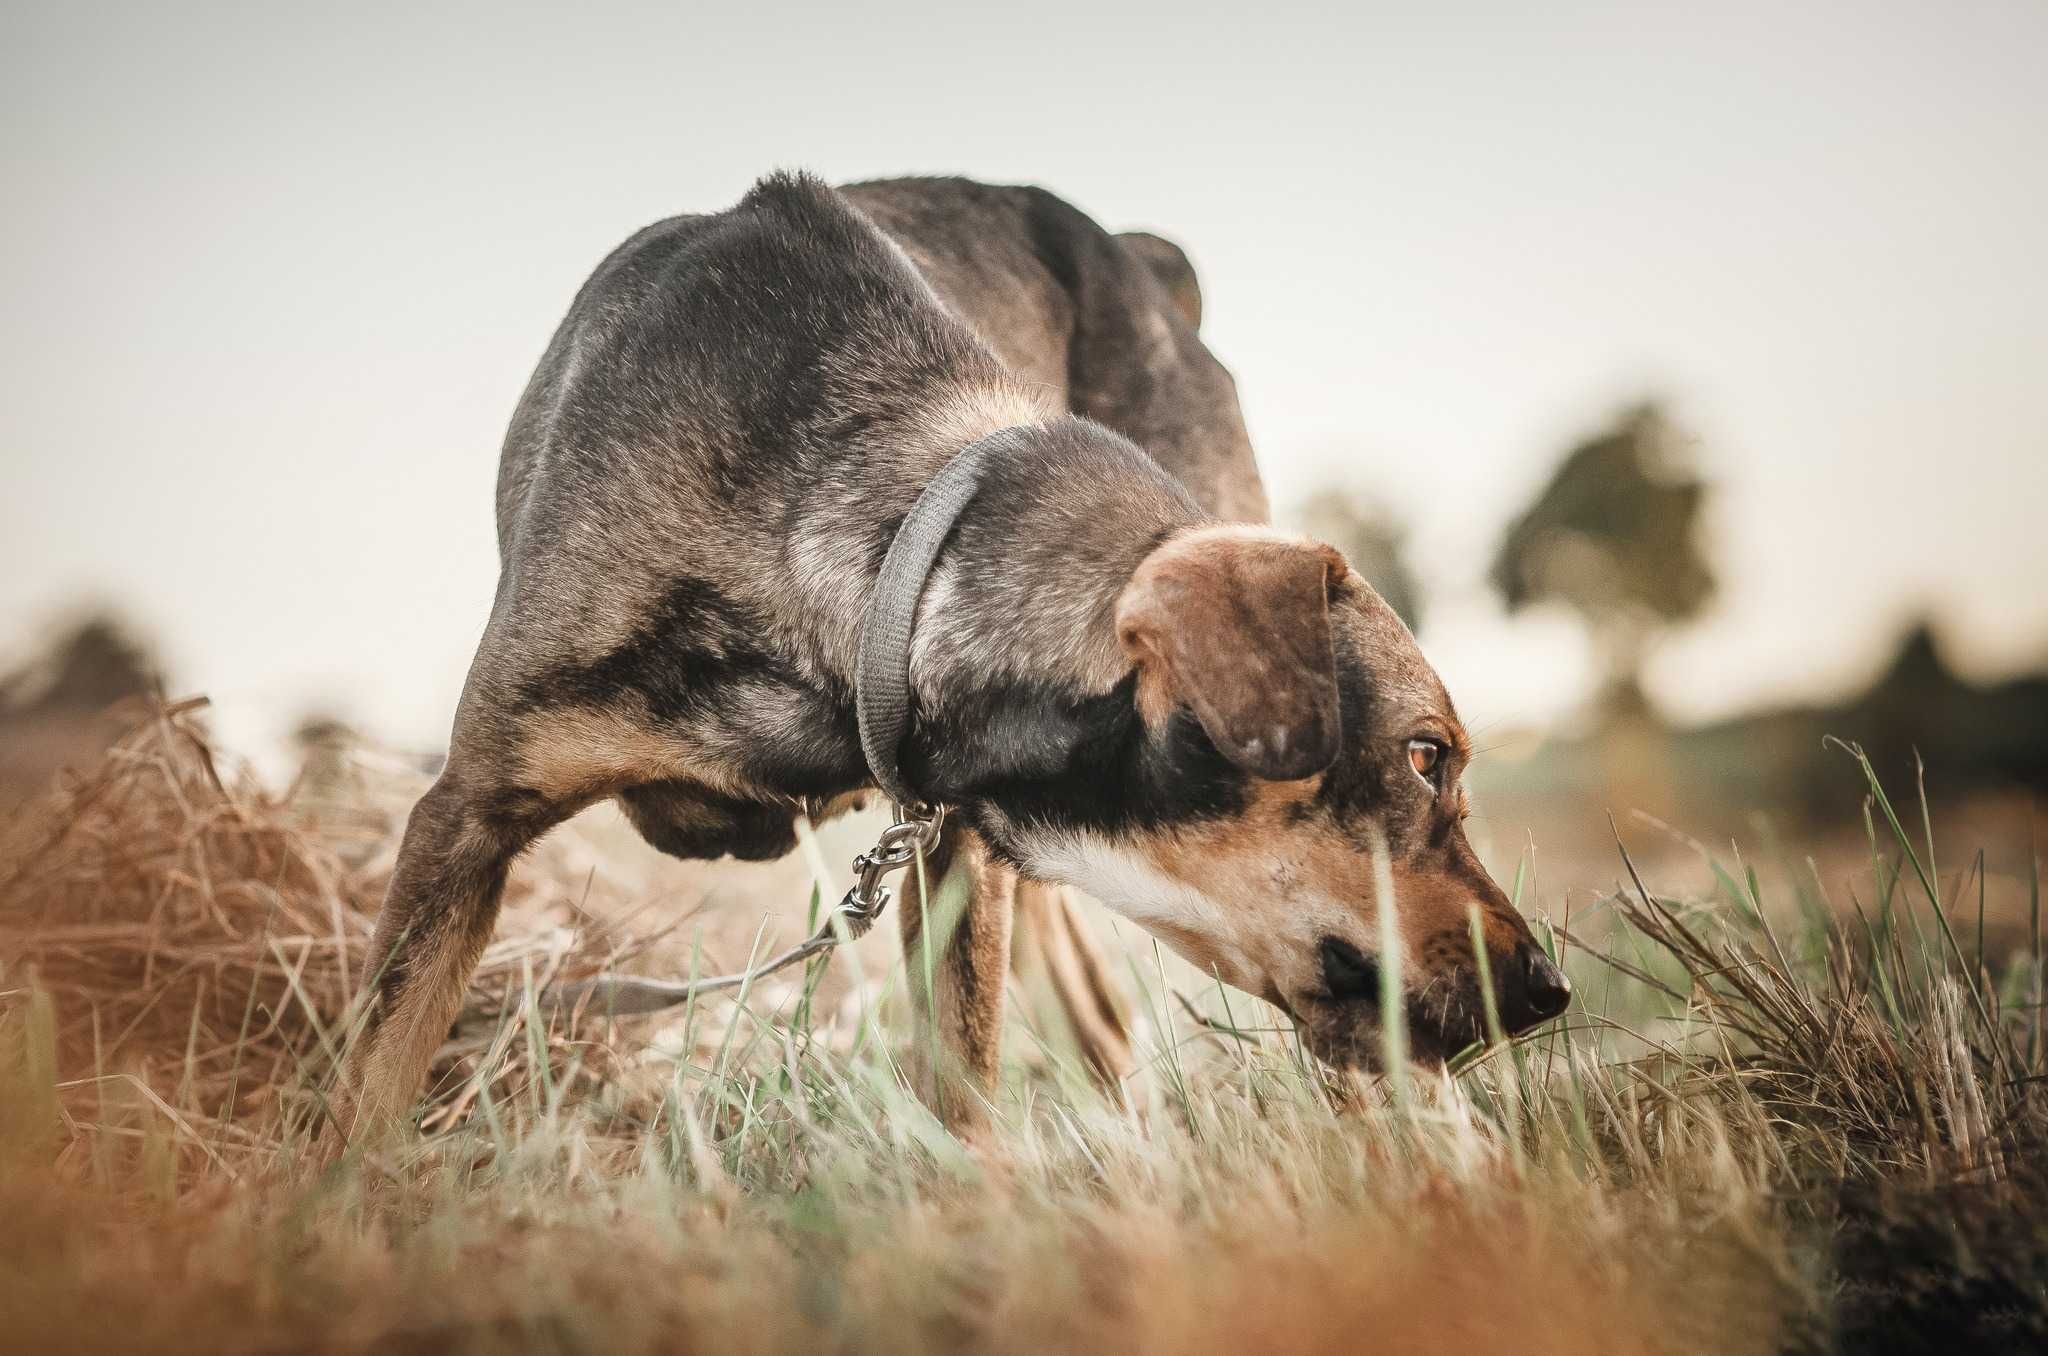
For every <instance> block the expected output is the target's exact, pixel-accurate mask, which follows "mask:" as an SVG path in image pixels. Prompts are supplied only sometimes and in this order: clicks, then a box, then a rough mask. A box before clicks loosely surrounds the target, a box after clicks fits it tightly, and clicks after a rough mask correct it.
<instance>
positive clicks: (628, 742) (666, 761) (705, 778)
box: [519, 707, 732, 800]
mask: <svg viewBox="0 0 2048 1356" xmlns="http://www.w3.org/2000/svg"><path fill="white" fill-rule="evenodd" d="M519 765H520V774H521V776H520V780H521V784H522V785H525V786H530V787H532V788H533V789H534V790H536V791H538V792H540V794H541V795H543V796H545V797H547V798H548V799H550V800H587V799H595V798H596V797H598V796H601V795H603V794H605V793H606V792H608V791H611V790H613V789H615V788H617V787H621V786H634V785H637V784H639V783H641V782H653V781H661V780H662V779H664V778H668V777H674V776H677V775H679V774H681V773H683V772H684V771H686V770H687V772H688V774H689V776H690V777H691V778H692V779H693V780H695V781H699V782H702V783H704V784H705V785H707V786H710V787H712V788H713V789H714V790H719V791H730V790H731V789H732V782H731V779H730V778H727V777H722V776H720V775H719V769H718V768H717V767H715V766H714V765H711V764H709V763H706V762H703V761H698V760H694V759H692V758H690V757H689V751H688V750H686V749H684V748H683V747H682V746H681V745H680V744H678V743H677V741H676V740H674V739H673V738H671V737H669V736H666V735H663V734H660V733H658V732H656V731H655V730H652V729H650V728H649V727H648V726H647V725H646V724H645V723H644V722H641V721H637V720H635V719H633V718H632V717H631V716H629V715H626V714H625V713H623V712H620V711H615V710H605V709H602V708H596V707H557V708H553V709H551V710H549V711H547V712H545V713H543V714H542V715H541V716H539V717H538V718H537V719H536V720H535V721H534V722H533V725H532V727H531V728H530V729H529V730H528V731H527V734H526V738H525V740H524V741H523V742H522V744H521V745H520V749H519Z"/></svg>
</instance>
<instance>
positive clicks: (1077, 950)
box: [1012, 881, 1138, 1100]
mask: <svg viewBox="0 0 2048 1356" xmlns="http://www.w3.org/2000/svg"><path fill="white" fill-rule="evenodd" d="M1016 930H1017V936H1016V942H1015V946H1014V950H1013V952H1012V956H1013V959H1014V960H1015V961H1016V963H1017V966H1018V968H1019V970H1020V971H1021V970H1023V969H1025V968H1026V967H1031V966H1035V967H1036V968H1037V969H1039V970H1040V971H1042V972H1043V974H1044V975H1045V978H1046V981H1047V983H1048V984H1050V985H1051V987H1052V991H1053V994H1054V996H1055V997H1056V998H1058V1000H1059V1004H1060V1010H1061V1011H1062V1012H1063V1013H1064V1014H1065V1015H1066V1019H1067V1026H1068V1028H1069V1029H1070V1030H1071V1031H1072V1032H1073V1035H1074V1044H1075V1046H1076V1048H1078V1049H1079V1051H1080V1053H1081V1057H1082V1059H1084V1060H1085V1061H1087V1064H1088V1067H1089V1069H1090V1070H1091V1071H1092V1072H1093V1073H1094V1074H1095V1076H1096V1077H1097V1078H1098V1079H1100V1080H1101V1081H1102V1083H1103V1085H1104V1086H1105V1087H1106V1088H1108V1089H1109V1090H1110V1092H1111V1093H1112V1094H1113V1095H1115V1096H1116V1097H1117V1098H1118V1099H1119V1100H1121V1099H1122V1098H1123V1095H1124V1082H1125V1080H1126V1079H1128V1078H1129V1077H1130V1076H1131V1074H1132V1073H1133V1072H1135V1071H1136V1069H1137V1067H1138V1062H1137V1059H1136V1057H1135V1056H1134V1055H1133V1054H1132V1053H1131V1034H1130V1019H1129V1017H1128V1015H1127V1013H1126V1011H1125V1003H1124V1000H1123V995H1122V993H1121V991H1120V989H1119V987H1118V985H1117V982H1116V977H1115V975H1114V974H1113V973H1112V972H1111V969H1110V964H1109V959H1108V957H1107V956H1105V955H1104V954H1103V951H1102V947H1101V945H1100V943H1098V942H1097V941H1096V940H1095V934H1094V933H1093V932H1091V931H1090V930H1089V928H1088V924H1087V921H1086V920H1085V919H1083V918H1082V917H1081V916H1080V912H1079V910H1078V908H1077V907H1076V905H1075V900H1074V896H1073V893H1072V892H1071V891H1070V890H1068V889H1066V888H1065V887H1064V886H1058V885H1047V884H1044V883H1042V882H1039V881H1019V882H1018V883H1017V925H1016Z"/></svg>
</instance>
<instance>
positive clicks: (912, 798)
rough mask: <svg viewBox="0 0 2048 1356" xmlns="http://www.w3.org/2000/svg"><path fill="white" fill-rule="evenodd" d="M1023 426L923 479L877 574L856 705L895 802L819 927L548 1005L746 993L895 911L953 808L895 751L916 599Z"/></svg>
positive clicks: (561, 994)
mask: <svg viewBox="0 0 2048 1356" xmlns="http://www.w3.org/2000/svg"><path fill="white" fill-rule="evenodd" d="M1023 445H1024V430H1023V429H1021V428H1017V427H1011V428H1002V429H997V430H996V431H995V432H994V433H991V434H989V435H987V436H986V437H983V438H978V439H976V440H975V441H974V442H971V443H969V444H967V446H965V447H963V448H961V449H960V451H958V452H956V453H955V454H954V455H953V458H952V460H950V461H948V462H947V463H946V464H945V465H944V466H943V467H941V468H940V469H939V473H938V474H937V475H935V476H933V477H932V478H931V479H930V480H929V481H927V482H926V484H925V487H924V489H923V491H921V492H920V493H919V494H918V496H917V499H916V501H915V502H914V503H912V504H911V506H910V511H909V512H908V513H906V514H905V515H904V516H903V523H902V526H900V527H898V528H897V529H896V535H895V537H894V538H892V539H891V540H890V542H889V552H888V554H887V555H886V556H885V557H884V558H883V560H882V569H881V572H880V573H879V574H878V575H877V576H876V578H875V591H874V594H873V596H872V597H870V598H869V600H868V607H867V612H866V613H865V614H864V615H863V616H862V618H861V628H860V651H859V655H858V658H857V659H856V661H855V665H854V707H855V714H856V715H857V717H858V719H859V722H860V748H861V756H862V757H863V758H864V759H866V761H867V765H868V774H869V775H870V776H871V777H873V778H874V781H875V785H876V786H878V787H880V788H881V790H882V794H883V795H885V796H887V797H888V798H889V802H890V805H891V806H892V807H893V810H894V814H893V816H892V818H891V821H890V824H889V827H887V828H886V829H883V830H882V832H881V834H880V835H879V836H878V837H877V838H876V839H875V845H874V846H873V847H871V848H869V849H868V850H867V851H865V852H863V853H860V854H859V855H858V856H856V857H855V858H854V859H853V872H854V881H853V885H852V886H851V888H849V889H848V890H847V892H846V894H845V895H844V896H843V897H842V898H841V899H840V901H839V902H838V903H837V904H835V905H834V906H833V907H832V909H831V910H830V911H829V912H828V913H827V914H826V915H825V919H824V921H823V922H822V923H821V924H819V926H818V930H817V931H816V932H814V933H812V934H811V935H810V936H809V937H807V938H805V939H804V940H803V941H801V942H799V943H797V944H796V945H795V946H793V947H790V948H789V949H788V950H787V951H783V952H780V953H779V954H777V955H774V956H770V957H769V958H768V959H767V960H764V961H762V962H761V963H760V964H758V965H753V966H749V967H748V968H747V969H745V970H737V971H734V972H733V973H732V974H729V975H713V976H711V977H709V978H706V979H695V980H689V981H686V982H677V981H673V980H660V979H639V978H634V977H631V976H600V977H598V978H596V979H588V980H581V981H578V982H576V983H570V984H560V985H556V986H554V987H553V988H552V989H551V990H550V992H549V999H548V1003H549V1006H551V1007H557V1008H568V1007H576V1006H578V1005H582V1004H586V1003H588V1004H592V1005H595V1006H597V1007H599V1008H601V1009H602V1010H603V1011H604V1012H605V1013H606V1014H607V1015H608V1016H616V1017H626V1016H634V1015H637V1014H640V1013H648V1012H660V1011H662V1010H663V1009H665V1008H672V1007H675V1006H677V1005H678V1004H682V1003H687V1002H688V1001H690V999H692V998H694V997H696V996H698V995H699V994H707V993H718V992H720V991H722V990H726V989H739V988H745V987H746V986H748V985H750V984H752V983H753V982H754V981H755V980H757V979H760V978H761V977H762V976H763V975H769V974H773V973H774V972H775V971H777V970H781V969H783V968H785V967H787V966H791V965H794V964H796V963H797V962H798V961H801V960H807V959H809V958H810V957H812V956H815V955H818V954H820V953H822V952H826V951H830V950H831V949H833V948H834V947H836V946H839V945H840V944H842V943H844V942H850V941H855V940H857V939H859V938H861V937H864V936H866V935H867V933H868V930H869V929H870V928H872V927H874V925H875V922H876V920H877V919H879V918H880V917H881V916H882V913H883V911H884V910H885V909H887V908H888V907H889V901H890V900H891V899H892V898H894V892H893V891H891V890H890V889H889V887H888V886H887V885H884V884H883V883H882V882H883V880H884V879H885V878H886V877H887V876H889V875H890V874H892V873H893V872H896V871H900V870H902V869H903V868H904V867H906V866H909V865H910V864H911V863H912V862H914V861H916V860H918V859H919V858H921V857H923V856H924V855H925V854H926V853H928V852H930V851H931V850H932V849H933V848H934V847H936V846H937V845H938V841H939V833H940V831H941V830H942V829H943V828H944V827H945V823H946V807H945V806H943V805H935V804H932V803H930V802H928V801H925V800H921V799H919V798H918V797H917V795H916V794H915V793H914V792H913V791H912V790H911V788H910V786H909V784H908V783H906V782H905V781H904V779H903V771H902V768H901V767H900V766H899V765H898V761H897V754H898V753H899V752H900V751H901V749H902V747H903V736H904V733H905V731H906V730H907V729H908V727H909V723H910V636H911V631H912V628H913V627H914V626H915V625H916V622H917V604H918V600H919V599H921V598H922V597H923V596H924V586H925V582H926V581H927V580H928V579H929V578H930V577H931V572H932V566H933V564H934V563H936V562H937V560H938V558H939V551H940V549H941V548H942V547H943V546H944V545H945V544H946V538H947V536H948V535H949V534H950V533H951V532H952V530H953V525H954V524H955V523H957V522H959V520H960V515H961V513H963V512H964V511H965V510H966V508H967V505H968V504H969V503H971V502H972V501H973V499H974V496H975V493H976V492H977V491H978V490H979V489H980V488H981V479H982V475H983V474H984V472H985V471H986V470H987V468H988V467H989V466H990V465H991V464H992V463H993V462H995V461H997V460H999V459H1001V458H1003V457H1005V456H1010V455H1014V454H1015V453H1017V452H1019V451H1021V450H1022V448H1023Z"/></svg>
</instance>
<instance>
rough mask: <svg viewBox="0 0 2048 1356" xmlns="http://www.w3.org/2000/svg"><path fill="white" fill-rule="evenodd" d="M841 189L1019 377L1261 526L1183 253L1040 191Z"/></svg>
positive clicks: (1212, 503)
mask: <svg viewBox="0 0 2048 1356" xmlns="http://www.w3.org/2000/svg"><path fill="white" fill-rule="evenodd" d="M841 192H842V193H843V194H844V196H845V197H846V198H847V200H848V201H850V202H852V203H853V204H854V206H856V207H858V208H859V209H860V210H861V211H862V212H864V213H866V214H867V216H868V217H869V218H871V219H872V220H873V221H874V223H875V224H876V225H877V226H879V227H881V229H882V230H883V231H884V232H885V233H886V234H887V235H888V236H889V237H890V238H891V239H892V240H894V241H895V242H896V243H897V244H899V245H900V246H902V248H903V250H904V252H905V253H906V254H908V255H909V256H910V258H911V260H912V261H913V262H914V263H916V265H917V267H918V271H919V273H921V274H922V275H923V277H924V278H925V280H926V281H927V282H928V283H930V285H931V286H932V288H933V290H934V291H936V292H937V293H938V295H939V297H940V299H941V300H943V301H944V302H945V303H946V305H947V307H948V308H949V309H951V310H952V311H953V312H954V313H955V314H957V315H959V316H960V317H961V318H962V319H964V320H965V321H966V322H967V324H968V325H969V326H970V327H971V328H972V329H973V330H974V331H975V333H976V334H977V335H978V336H979V337H980V338H981V340H982V341H983V342H984V343H986V344H987V345H988V346H989V347H990V348H991V349H993V350H994V352H995V353H996V355H997V356H998V357H999V358H1001V359H1002V360H1003V362H1004V364H1005V365H1006V366H1007V367H1009V368H1010V369H1011V370H1012V371H1013V372H1015V373H1016V374H1017V375H1018V376H1019V377H1020V378H1022V379H1023V380H1026V381H1029V382H1032V383H1034V384H1037V385H1038V386H1040V387H1042V388H1043V389H1046V390H1048V391H1051V392H1053V393H1055V397H1056V399H1057V402H1058V404H1059V405H1060V406H1061V407H1062V408H1065V409H1069V410H1072V411H1073V412H1074V413H1075V414H1080V415H1086V416H1087V417H1088V418H1091V419H1094V420H1096V421H1097V422H1098V423H1103V424H1107V425H1108V426H1109V427H1111V428H1113V429H1115V430H1116V431H1117V432H1119V433H1122V434H1124V435H1125V436H1126V437H1128V438H1130V439H1131V440H1132V441H1133V442H1135V443H1137V444H1138V445H1139V446H1140V447H1142V448H1144V449H1145V450H1146V451H1147V452H1148V453H1150V454H1151V455H1152V457H1153V459H1154V460H1156V461H1158V462H1159V464H1160V465H1162V466H1164V467H1165V468H1166V469H1167V471H1169V472H1170V473H1172V474H1173V475H1174V477H1175V478H1177V479H1178V480H1179V481H1180V482H1181V483H1182V484H1183V485H1185V486H1187V488H1188V491H1189V492H1190V493H1191V494H1193V495H1194V496H1195V499H1196V501H1197V502H1198V503H1200V504H1201V505H1202V507H1203V508H1204V509H1206V510H1207V511H1208V512H1210V513H1213V514H1215V515H1216V516H1217V517H1219V518H1223V519H1225V520H1229V521H1243V522H1260V521H1264V520H1265V518H1266V516H1267V511H1268V510H1267V502H1266V494H1265V489H1264V487H1263V485H1262V484H1261V482H1260V479H1259V473H1258V468H1257V466H1256V464H1255V463H1254V461H1253V459H1252V449H1251V440H1250V438H1249V437H1248V436H1247V435H1246V433H1245V427H1244V417H1243V415H1242V413H1241V412H1240V411H1239V409H1238V403H1237V387H1236V384H1235V383H1234V382H1233V381H1232V380H1231V377H1230V374H1229V373H1228V372H1227V371H1226V370H1225V369H1224V368H1223V365H1222V364H1221V363H1219V362H1217V360H1216V358H1215V356H1214V355H1212V354H1211V353H1210V352H1209V349H1208V347H1207V345H1205V344H1204V343H1203V342H1202V339H1201V336H1200V333H1199V328H1200V323H1201V291H1200V288H1199V286H1198V285H1197V283H1196V281H1195V275H1194V270H1193V268H1192V267H1191V266H1190V265H1189V263H1188V260H1187V256H1186V255H1185V254H1183V253H1182V252H1181V251H1180V249H1179V247H1177V246H1175V245H1173V244H1171V243H1169V242H1168V241H1165V240H1162V239H1160V238H1159V237H1158V236H1154V235H1149V234H1145V233H1129V234H1124V235H1112V234H1110V233H1109V232H1108V231H1106V230H1104V229H1103V228H1102V227H1101V226H1099V225H1097V224H1096V223H1095V222H1094V221H1093V220H1091V219H1090V218H1089V217H1087V216H1086V215H1085V214H1083V213H1082V212H1080V211H1079V210H1078V209H1076V208H1075V207H1073V206H1072V205H1071V204H1069V203H1067V202H1065V201H1063V200H1062V199H1060V198H1058V197H1055V196H1054V195H1053V194H1051V193H1048V192H1046V191H1045V190H1044V189H1041V188H1023V187H1010V186H1006V185H993V184H981V183H975V182H973V181H971V180H967V179H885V180H879V181H876V182H873V183H865V184H853V185H850V186H848V187H847V188H845V189H843V190H841Z"/></svg>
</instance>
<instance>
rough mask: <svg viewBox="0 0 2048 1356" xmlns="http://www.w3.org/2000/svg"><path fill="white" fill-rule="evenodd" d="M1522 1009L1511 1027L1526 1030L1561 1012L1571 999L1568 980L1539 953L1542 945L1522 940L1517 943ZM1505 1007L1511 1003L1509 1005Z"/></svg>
mask: <svg viewBox="0 0 2048 1356" xmlns="http://www.w3.org/2000/svg"><path fill="white" fill-rule="evenodd" d="M1520 949H1521V953H1522V955H1521V962H1522V976H1521V978H1522V982H1521V984H1520V985H1519V986H1518V987H1519V988H1520V989H1521V990H1522V993H1521V998H1522V1003H1521V1004H1520V1006H1521V1007H1522V1009H1523V1010H1522V1011H1521V1012H1519V1013H1517V1014H1516V1016H1517V1017H1518V1018H1520V1020H1518V1021H1515V1022H1513V1024H1512V1029H1513V1030H1515V1031H1518V1032H1519V1031H1526V1030H1528V1029H1529V1028H1530V1027H1532V1026H1535V1025H1536V1024H1537V1023H1538V1022H1547V1021H1549V1020H1550V1019H1551V1018H1553V1017H1555V1016H1557V1014H1558V1013H1560V1012H1563V1011H1564V1010H1565V1008H1566V1007H1568V1006H1569V1005H1570V1004H1571V1001H1572V982H1571V981H1570V980H1569V979H1566V978H1565V977H1564V971H1562V970H1560V969H1558V968H1557V965H1556V963H1555V962H1554V961H1552V960H1551V959H1550V957H1548V956H1546V955H1544V954H1543V948H1541V947H1539V946H1535V945H1533V944H1531V943H1528V942H1524V943H1523V944H1522V946H1521V948H1520ZM1509 1006H1511V1007H1512V1006H1515V1005H1514V1004H1512V1003H1511V1004H1510V1005H1509Z"/></svg>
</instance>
